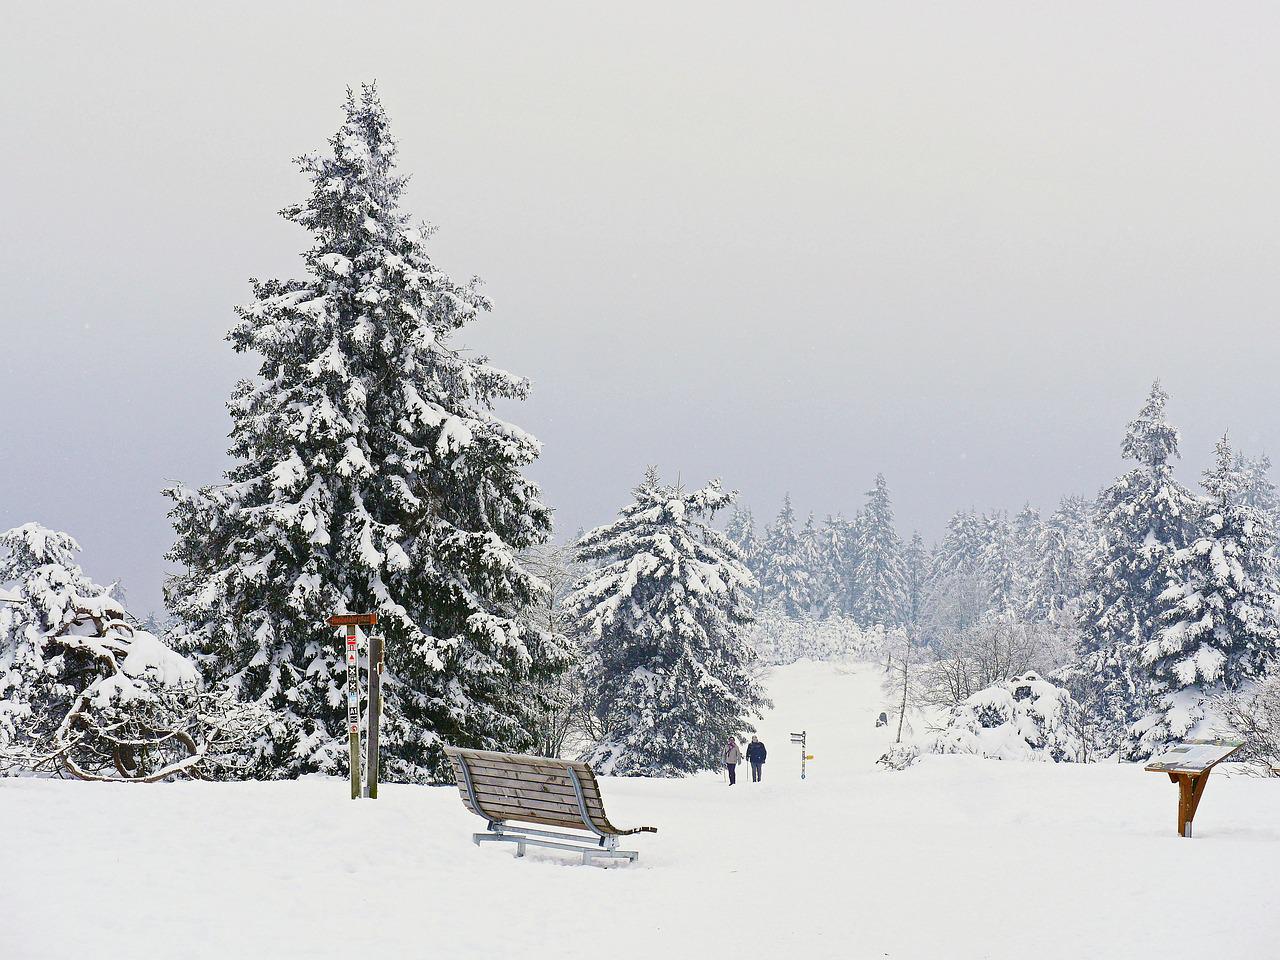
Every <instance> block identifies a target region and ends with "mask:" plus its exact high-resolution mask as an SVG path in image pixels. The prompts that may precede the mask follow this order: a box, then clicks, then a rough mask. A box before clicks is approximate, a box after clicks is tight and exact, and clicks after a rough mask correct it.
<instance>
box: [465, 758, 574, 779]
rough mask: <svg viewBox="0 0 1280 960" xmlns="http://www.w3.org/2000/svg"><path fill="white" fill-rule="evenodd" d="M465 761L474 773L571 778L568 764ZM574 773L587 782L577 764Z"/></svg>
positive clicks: (477, 759) (488, 760) (484, 760)
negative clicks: (490, 771) (494, 772)
mask: <svg viewBox="0 0 1280 960" xmlns="http://www.w3.org/2000/svg"><path fill="white" fill-rule="evenodd" d="M465 759H466V761H467V766H468V767H470V768H471V770H472V772H478V771H481V770H494V771H503V772H507V773H517V774H520V775H524V774H529V775H530V776H538V777H559V778H560V779H562V780H567V779H568V778H569V772H568V769H567V767H568V764H566V763H559V762H557V763H554V764H552V763H539V764H533V763H524V762H523V761H516V760H511V761H506V762H503V761H499V760H490V759H489V758H487V757H466V758H465ZM574 772H576V773H577V774H578V779H579V780H582V781H584V782H585V781H586V775H585V773H584V772H583V771H582V770H579V769H578V768H577V765H576V764H575V765H574Z"/></svg>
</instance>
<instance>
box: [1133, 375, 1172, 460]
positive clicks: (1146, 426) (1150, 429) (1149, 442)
mask: <svg viewBox="0 0 1280 960" xmlns="http://www.w3.org/2000/svg"><path fill="white" fill-rule="evenodd" d="M1168 400H1169V394H1167V393H1165V391H1164V388H1163V387H1162V386H1160V381H1159V380H1157V381H1155V383H1153V384H1151V393H1150V394H1148V395H1147V402H1146V403H1144V404H1143V405H1142V409H1141V410H1140V411H1139V412H1138V416H1137V419H1135V420H1133V421H1131V422H1130V423H1129V426H1128V428H1127V429H1126V430H1125V435H1124V443H1123V444H1122V445H1121V448H1120V452H1121V454H1122V455H1123V456H1124V458H1125V459H1126V460H1137V461H1138V462H1139V463H1141V464H1143V465H1144V466H1146V467H1147V468H1149V469H1150V470H1152V471H1153V472H1155V471H1159V470H1162V469H1164V468H1165V467H1166V466H1168V464H1169V461H1170V460H1175V459H1177V458H1178V439H1179V437H1178V431H1177V429H1176V428H1175V427H1173V426H1172V425H1171V424H1170V423H1169V421H1167V420H1166V419H1165V416H1164V407H1165V404H1166V403H1167V402H1168Z"/></svg>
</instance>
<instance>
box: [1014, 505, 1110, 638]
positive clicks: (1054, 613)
mask: <svg viewBox="0 0 1280 960" xmlns="http://www.w3.org/2000/svg"><path fill="white" fill-rule="evenodd" d="M1096 549H1097V529H1096V527H1095V525H1094V522H1093V510H1092V507H1091V505H1090V504H1089V502H1088V501H1087V500H1085V499H1084V498H1083V497H1063V499H1062V500H1061V502H1060V503H1059V504H1058V509H1057V510H1055V511H1054V512H1053V513H1052V514H1050V516H1049V518H1048V519H1047V520H1046V521H1045V522H1044V523H1043V524H1041V526H1040V529H1039V532H1038V538H1037V543H1036V549H1035V552H1034V555H1033V556H1032V558H1031V568H1030V577H1031V583H1030V589H1029V591H1028V596H1027V601H1026V607H1025V610H1024V612H1025V614H1026V616H1027V617H1028V618H1029V619H1032V620H1051V621H1057V620H1059V619H1060V618H1061V617H1062V616H1063V615H1064V613H1066V611H1067V610H1068V609H1069V608H1071V607H1072V605H1074V604H1077V603H1078V602H1079V600H1080V598H1081V597H1082V596H1083V595H1084V589H1085V579H1086V577H1087V576H1088V572H1089V563H1090V562H1091V561H1092V558H1093V555H1094V552H1095V551H1096Z"/></svg>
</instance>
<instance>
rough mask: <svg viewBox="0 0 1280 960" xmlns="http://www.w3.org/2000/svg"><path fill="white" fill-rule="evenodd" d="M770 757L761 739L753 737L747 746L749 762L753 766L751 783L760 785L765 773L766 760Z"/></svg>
mask: <svg viewBox="0 0 1280 960" xmlns="http://www.w3.org/2000/svg"><path fill="white" fill-rule="evenodd" d="M768 755H769V752H768V751H767V750H765V748H764V744H763V743H761V742H760V738H759V737H752V738H751V742H750V743H748V744H747V761H748V762H749V763H750V764H751V782H752V783H759V782H760V778H761V776H762V775H763V773H764V758H765V757H767V756H768Z"/></svg>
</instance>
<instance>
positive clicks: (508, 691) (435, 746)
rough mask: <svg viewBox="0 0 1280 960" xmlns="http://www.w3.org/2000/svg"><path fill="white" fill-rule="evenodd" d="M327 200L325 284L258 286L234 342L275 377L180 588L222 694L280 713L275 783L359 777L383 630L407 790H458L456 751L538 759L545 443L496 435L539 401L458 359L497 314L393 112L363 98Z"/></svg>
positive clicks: (335, 149) (196, 535)
mask: <svg viewBox="0 0 1280 960" xmlns="http://www.w3.org/2000/svg"><path fill="white" fill-rule="evenodd" d="M300 166H301V169H302V171H303V173H304V174H305V175H306V177H307V179H308V180H309V181H310V184H311V193H310V196H309V197H308V198H307V199H306V200H305V201H303V202H302V203H299V204H297V205H295V206H291V207H288V208H286V209H285V210H284V211H283V212H282V215H283V216H284V218H285V219H286V220H289V221H291V222H293V223H296V224H298V225H299V226H301V227H303V228H304V229H305V230H307V231H308V232H309V233H310V235H311V246H310V248H309V249H308V250H307V251H306V253H305V254H304V255H303V260H304V263H305V274H304V277H303V279H301V280H288V281H281V280H267V281H261V282H257V281H255V283H254V299H253V302H251V303H250V304H249V305H248V306H245V307H241V308H239V309H238V310H237V313H238V314H239V317H240V321H239V323H237V324H236V326H235V327H234V328H233V329H232V331H231V333H230V334H229V336H228V339H229V340H230V341H231V342H232V344H233V345H234V347H235V349H236V350H237V351H239V352H244V353H254V354H257V355H258V356H260V357H261V358H262V363H261V366H260V368H259V373H258V376H257V377H256V378H255V379H253V380H251V381H246V382H243V383H241V384H240V385H239V386H238V387H237V389H236V391H235V393H234V395H233V396H232V399H231V402H230V404H229V408H230V411H231V416H232V421H233V428H232V433H231V438H232V445H231V448H230V455H231V457H232V459H233V461H234V466H233V467H232V468H231V469H230V470H229V471H228V473H227V476H226V480H227V482H226V483H224V484H222V485H219V486H213V487H207V488H202V489H198V490H193V489H189V488H187V487H183V486H177V487H174V488H172V489H170V490H168V491H167V494H168V496H170V497H171V498H172V499H173V501H174V506H173V509H172V512H171V517H172V519H173V523H174V526H175V529H176V532H177V541H176V543H175V545H174V547H173V548H172V550H171V551H170V553H169V558H170V559H171V560H174V561H176V562H177V563H179V564H181V566H182V567H183V570H182V572H180V573H178V574H177V575H176V576H174V577H172V578H171V579H170V580H169V582H168V583H167V585H166V597H167V600H168V603H169V605H170V608H171V609H172V610H173V612H174V613H175V614H177V616H178V617H180V618H181V620H182V622H183V624H184V625H185V628H186V631H187V634H186V649H189V650H190V651H191V652H192V655H193V656H194V657H195V658H196V659H197V660H198V662H199V663H200V665H201V667H202V669H203V670H204V672H205V675H206V676H207V677H208V678H210V679H211V680H214V681H217V682H219V683H224V684H226V685H228V686H229V688H230V689H231V690H233V691H234V692H235V694H236V696H238V697H239V698H241V699H242V700H245V701H253V702H258V703H261V704H264V705H266V706H268V707H269V708H270V709H271V711H272V721H271V723H270V724H269V725H268V727H267V728H266V729H265V730H264V731H263V734H262V737H261V739H260V740H259V742H258V744H257V745H256V750H255V756H256V759H257V760H258V766H259V771H260V775H264V776H274V777H292V776H297V775H300V774H304V773H308V772H312V771H320V772H324V773H331V774H343V773H345V771H346V766H347V753H346V741H347V738H346V733H345V730H344V728H343V722H342V720H343V711H344V709H345V706H344V702H343V694H342V689H341V687H342V684H343V680H344V674H345V666H344V661H343V656H342V651H341V650H340V647H339V643H338V642H337V640H336V639H335V637H334V635H333V631H332V629H330V628H329V627H326V626H325V619H326V618H327V617H328V616H330V615H331V614H333V613H335V612H339V611H360V612H364V611H372V612H376V613H377V614H378V617H379V628H380V629H381V630H382V631H383V632H384V633H385V635H386V640H387V655H386V662H387V670H388V679H387V683H386V685H385V687H384V690H385V694H384V696H385V720H384V722H383V727H382V759H383V764H384V771H383V775H384V777H385V778H386V779H389V780H397V781H411V782H426V781H438V780H441V779H447V778H448V773H447V764H446V763H445V758H444V755H443V752H442V746H443V745H444V744H446V743H453V744H458V745H461V746H467V747H482V748H493V749H511V750H524V749H529V748H532V747H533V746H534V745H535V736H534V731H535V729H536V727H537V724H538V718H539V716H541V715H542V713H543V710H544V706H545V705H544V704H543V703H542V702H541V700H542V697H541V694H540V693H539V691H540V689H541V683H542V681H543V680H545V679H546V678H547V677H548V676H549V675H550V674H553V673H554V672H556V671H558V670H560V669H562V667H563V666H564V664H565V662H566V657H565V653H564V650H563V647H562V644H561V642H560V640H559V639H558V638H557V637H555V636H554V635H552V634H550V633H548V632H547V631H546V630H544V629H542V628H540V627H538V626H537V625H536V624H534V623H533V622H531V621H530V620H529V619H528V618H525V617H522V616H521V615H520V614H521V611H522V610H523V609H524V608H526V607H528V606H529V605H530V604H532V603H533V602H534V601H535V599H536V598H537V596H538V595H539V594H540V593H541V592H542V590H543V587H542V585H541V584H540V583H539V581H538V580H537V579H536V577H534V576H533V575H532V574H530V573H529V572H528V571H527V570H526V569H525V568H524V567H523V566H522V564H521V563H520V561H519V560H518V558H517V553H518V551H520V550H523V549H525V548H527V547H529V546H530V545H533V544H536V543H539V542H541V541H543V540H545V539H546V537H547V533H548V530H549V527H550V512H549V510H548V509H547V507H545V506H544V505H543V504H542V502H541V500H540V493H539V490H538V488H537V486H536V485H535V484H534V483H532V482H531V481H530V480H528V479H526V478H525V477H524V476H523V475H522V473H521V470H522V469H523V468H524V467H526V466H527V465H528V464H529V463H531V462H532V461H533V460H534V458H535V457H536V456H537V454H538V443H537V441H536V440H534V438H532V437H531V436H529V435H528V434H527V433H525V432H524V431H522V430H520V429H519V428H517V427H515V426H512V425H511V424H508V423H504V422H503V421H501V420H499V419H497V418H496V417H495V416H494V415H493V414H492V412H491V411H492V406H493V403H494V402H495V401H496V400H499V399H521V398H523V397H524V396H525V394H526V391H527V384H526V382H525V381H524V380H522V379H519V378H517V377H514V376H512V375H511V374H509V373H507V372H505V371H503V370H501V369H498V368H497V367H494V366H491V365H490V364H489V363H488V362H487V360H486V359H485V358H483V357H478V356H475V355H470V354H466V353H464V352H462V351H460V350H459V349H457V348H456V347H455V346H454V345H452V340H453V337H454V334H455V333H456V331H458V330H459V329H460V328H462V327H464V326H465V325H466V324H468V323H469V322H471V321H472V320H474V319H475V318H476V316H477V314H478V313H479V312H480V311H482V310H486V309H488V306H489V305H488V303H487V301H486V300H485V299H484V298H483V297H482V296H481V295H480V294H479V293H478V292H477V290H476V289H475V284H474V283H473V284H471V285H467V286H463V285H459V284H457V283H455V282H454V281H452V280H451V279H450V278H449V277H448V276H446V275H445V274H444V273H443V272H442V271H441V270H440V269H439V268H438V267H437V266H436V265H435V264H434V263H433V262H432V261H431V259H430V257H429V256H428V255H427V249H426V243H427V238H428V235H429V232H430V231H429V230H428V228H426V227H425V226H419V225H415V224H413V223H411V222H410V220H409V218H408V217H407V216H406V215H405V214H404V213H402V212H401V210H400V200H401V195H402V192H403V189H404V185H405V178H404V177H402V176H400V175H399V174H398V173H397V171H396V143H395V141H394V139H393V138H392V136H391V134H390V131H389V129H388V120H387V116H386V113H385V112H384V110H383V108H382V105H381V103H380V102H379V99H378V96H377V93H376V91H375V90H374V89H373V88H372V87H365V88H364V89H363V91H362V92H361V93H360V95H358V96H356V95H353V94H350V93H349V94H348V97H347V101H346V104H345V117H344V120H343V123H342V125H341V127H340V128H339V130H338V132H337V134H336V135H335V136H334V137H333V138H332V139H331V140H330V142H329V149H328V150H327V151H325V152H324V153H322V154H319V155H315V156H307V157H304V158H302V160H301V161H300Z"/></svg>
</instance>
